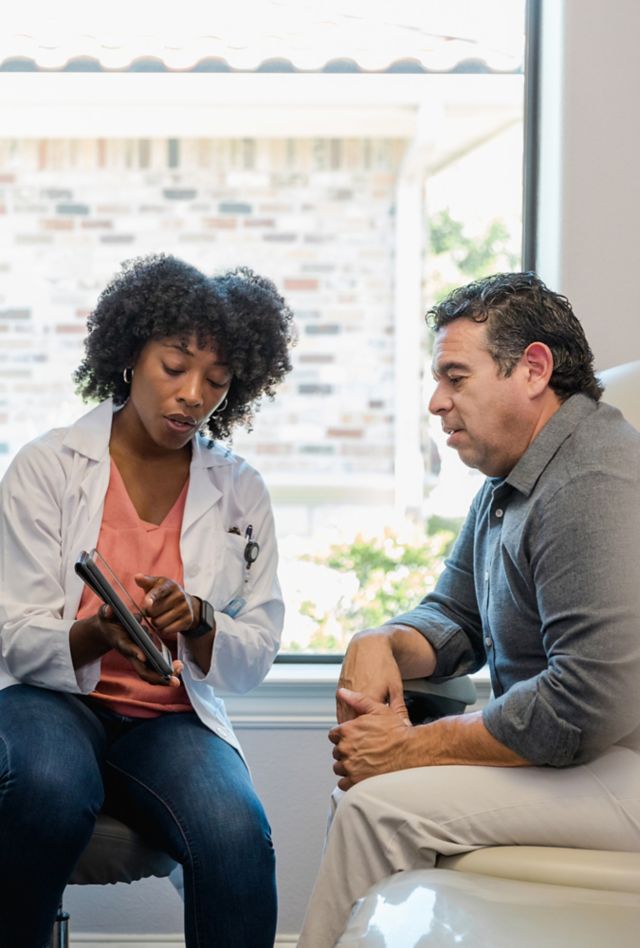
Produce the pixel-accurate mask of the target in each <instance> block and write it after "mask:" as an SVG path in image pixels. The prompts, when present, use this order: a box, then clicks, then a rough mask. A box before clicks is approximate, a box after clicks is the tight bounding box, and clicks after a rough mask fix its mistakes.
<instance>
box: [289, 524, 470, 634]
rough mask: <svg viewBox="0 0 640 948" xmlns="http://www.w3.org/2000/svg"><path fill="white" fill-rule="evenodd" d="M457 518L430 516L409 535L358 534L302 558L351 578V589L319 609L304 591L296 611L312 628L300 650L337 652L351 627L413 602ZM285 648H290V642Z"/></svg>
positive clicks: (425, 588) (436, 570) (427, 584)
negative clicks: (353, 586)
mask: <svg viewBox="0 0 640 948" xmlns="http://www.w3.org/2000/svg"><path fill="white" fill-rule="evenodd" d="M459 526H460V522H459V521H457V520H450V521H447V520H442V519H440V518H435V517H434V518H432V519H431V520H429V521H428V523H427V524H426V526H425V527H423V528H420V529H415V530H413V531H412V535H411V536H409V537H407V536H402V537H401V536H399V535H398V534H397V533H396V532H394V531H393V530H391V529H386V530H385V531H384V533H383V534H382V535H381V536H374V537H367V536H365V535H363V534H358V535H357V536H355V537H354V538H353V540H351V541H350V542H346V543H339V544H334V545H332V546H330V547H329V549H328V550H327V551H325V552H324V553H323V554H315V555H307V556H306V557H305V559H306V560H308V561H310V562H313V563H316V564H318V565H322V566H324V567H327V568H328V569H330V570H335V571H337V572H340V573H351V574H353V575H355V577H356V578H357V581H358V583H357V591H356V592H355V594H354V595H353V596H350V597H344V598H342V599H341V600H339V601H338V602H336V603H335V606H334V608H332V609H324V610H323V609H321V608H320V607H319V606H318V605H317V603H316V602H315V601H314V600H313V597H312V596H309V597H308V598H307V599H306V600H305V601H304V602H303V603H302V604H301V606H300V613H301V614H302V615H305V616H308V617H309V618H310V619H312V620H313V621H314V623H315V625H316V631H315V633H314V635H313V637H312V639H311V640H310V642H309V643H308V644H307V646H306V647H305V651H315V652H335V651H343V650H344V648H345V647H346V644H347V643H348V641H349V638H350V637H351V635H352V634H353V633H354V632H357V631H359V630H360V629H366V628H368V627H371V626H376V625H380V624H381V623H383V622H385V621H387V620H388V619H390V618H392V617H393V616H395V615H398V614H399V613H402V612H405V611H407V610H408V609H411V608H412V607H413V606H414V605H416V604H417V603H418V602H419V601H420V600H421V599H422V597H423V596H424V595H426V593H428V592H429V591H430V590H432V589H433V587H434V585H435V583H436V580H437V578H438V575H439V574H440V572H441V570H442V566H443V560H444V558H445V557H446V556H447V554H448V553H449V550H450V549H451V546H452V544H453V541H454V540H455V537H456V534H457V532H458V529H459ZM291 651H296V647H295V645H293V646H292V647H291Z"/></svg>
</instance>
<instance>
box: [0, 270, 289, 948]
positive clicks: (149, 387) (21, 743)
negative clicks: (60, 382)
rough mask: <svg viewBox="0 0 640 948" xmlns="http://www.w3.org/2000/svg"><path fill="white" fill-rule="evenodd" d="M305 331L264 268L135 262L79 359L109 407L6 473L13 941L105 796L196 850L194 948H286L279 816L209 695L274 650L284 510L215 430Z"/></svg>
mask: <svg viewBox="0 0 640 948" xmlns="http://www.w3.org/2000/svg"><path fill="white" fill-rule="evenodd" d="M290 342H291V312H290V310H289V308H288V307H287V305H286V303H285V301H284V300H283V299H282V297H281V296H280V295H279V294H278V292H277V291H276V289H275V287H274V286H273V284H272V283H270V282H269V281H268V280H266V279H263V278H261V277H259V276H257V275H256V274H254V273H253V272H252V271H250V270H247V269H239V270H236V271H233V272H230V273H227V274H225V275H223V276H219V277H216V278H213V279H209V278H206V277H205V276H204V275H203V274H201V273H200V272H199V271H198V270H196V269H195V268H193V267H191V266H189V265H187V264H185V263H182V262H181V261H179V260H176V259H175V258H173V257H169V256H157V257H151V258H146V259H141V260H137V261H133V262H132V263H129V264H128V265H125V267H124V269H123V271H122V273H121V274H120V275H118V276H116V277H115V279H114V280H113V281H112V282H111V283H110V285H109V286H107V288H106V289H105V290H104V292H103V293H102V295H101V297H100V299H99V301H98V304H97V307H96V309H95V311H94V312H93V313H92V315H91V317H90V319H89V334H88V338H87V340H86V344H85V347H86V356H85V359H84V361H83V362H82V364H81V365H80V367H79V369H78V370H77V372H76V381H77V382H78V386H79V391H80V393H81V394H82V395H83V396H84V397H85V398H90V399H94V400H95V399H101V400H102V401H101V403H100V404H98V406H97V407H95V408H94V409H93V410H92V411H90V412H89V413H88V414H87V415H84V416H83V417H82V418H80V419H79V421H77V422H76V423H75V424H74V425H72V426H71V427H69V428H66V429H55V430H53V431H50V432H49V433H48V434H46V435H44V436H43V437H41V438H39V439H37V440H36V441H34V442H32V443H31V444H29V445H27V446H26V447H25V448H23V449H22V451H21V452H19V454H18V455H17V457H16V458H15V460H14V461H13V463H12V465H11V467H10V468H9V470H8V471H7V474H6V475H5V477H4V479H3V482H2V485H1V486H0V589H1V590H2V592H1V595H0V688H2V690H1V691H0V932H1V933H2V935H1V940H2V944H3V945H4V944H6V945H11V948H42V946H43V945H44V944H45V942H46V941H47V939H48V934H49V931H50V928H51V925H52V922H53V918H54V915H55V912H56V907H57V905H58V902H59V900H60V897H61V894H62V891H63V889H64V886H65V883H66V881H67V879H68V877H69V875H70V873H71V871H72V869H73V866H74V864H75V862H76V861H77V859H78V857H79V855H80V854H81V853H82V851H83V849H84V847H85V845H86V843H87V841H88V840H89V838H90V836H91V833H92V829H93V825H94V821H95V818H96V815H97V813H98V812H99V811H100V809H101V808H102V807H103V806H104V807H105V808H106V809H107V810H108V811H109V812H110V813H112V814H114V815H115V816H118V817H120V818H122V819H123V820H124V821H125V822H127V823H128V824H130V825H131V826H133V827H134V828H136V829H137V830H139V831H140V832H141V833H143V834H144V835H145V836H146V837H147V838H148V839H149V840H150V841H151V842H153V843H154V844H155V845H156V846H157V847H159V848H161V849H163V850H165V851H166V852H168V853H169V854H171V855H172V856H173V857H174V858H175V859H176V860H177V861H179V862H180V863H182V866H183V871H184V883H185V935H186V944H187V946H188V948H193V946H196V945H197V946H205V945H206V946H207V948H209V946H211V948H213V946H215V945H219V946H221V948H230V946H233V948H242V946H264V948H267V946H269V948H270V946H272V945H273V940H274V934H275V921H276V897H275V877H274V856H273V849H272V845H271V839H270V830H269V826H268V824H267V821H266V818H265V815H264V812H263V810H262V807H261V805H260V802H259V800H258V799H257V797H256V794H255V791H254V789H253V786H252V784H251V780H250V777H249V774H248V772H247V768H246V765H245V763H244V761H243V759H242V756H241V751H240V748H239V745H238V742H237V739H236V737H235V735H234V733H233V730H232V728H231V725H230V723H229V720H228V718H227V716H226V713H225V710H224V705H223V702H222V701H221V699H220V698H218V697H217V696H216V691H217V690H218V689H227V690H233V691H238V692H241V691H246V690H248V689H250V688H253V687H254V686H255V685H257V684H258V683H259V682H260V681H261V680H262V679H263V677H264V675H265V674H266V672H267V670H268V669H269V667H270V665H271V663H272V661H273V658H274V656H275V654H276V651H277V648H278V644H279V637H280V632H281V628H282V620H283V604H282V599H281V596H280V590H279V586H278V582H277V579H276V559H277V553H276V545H275V537H274V528H273V519H272V514H271V509H270V504H269V499H268V496H267V492H266V489H265V487H264V485H263V483H262V480H261V479H260V476H259V475H258V474H257V473H256V471H254V470H253V469H252V468H251V467H249V465H248V464H246V463H245V462H244V461H243V460H242V459H240V458H237V457H235V456H234V455H233V454H231V452H230V451H228V450H226V449H224V448H223V447H221V446H219V445H217V444H216V443H215V441H214V440H213V439H215V438H227V437H228V436H229V434H230V431H231V429H232V427H233V426H234V425H236V424H238V423H241V422H242V423H245V424H246V423H248V422H250V420H251V417H252V411H253V410H255V407H256V404H257V401H258V399H259V398H260V397H261V396H262V395H265V394H266V395H269V396H272V395H273V389H274V386H275V385H276V383H277V382H279V381H280V380H281V379H282V378H283V376H284V375H285V373H286V372H287V371H288V370H289V369H290V367H291V366H290V362H289V357H288V346H289V344H290ZM93 547H96V548H97V549H98V551H99V552H100V553H101V554H102V556H103V557H104V558H105V559H106V561H107V562H108V563H110V565H111V567H112V568H113V570H114V571H115V573H116V574H117V575H118V577H119V578H120V580H121V581H122V583H123V584H124V586H125V587H126V588H127V590H128V591H129V592H130V593H131V595H132V596H133V597H134V599H135V600H136V602H139V603H140V609H141V611H142V612H144V613H145V614H146V616H147V617H148V618H149V620H150V621H151V622H152V624H153V625H154V626H155V629H156V630H157V631H158V633H159V634H160V636H161V637H162V638H163V640H164V641H165V643H166V644H167V645H168V646H169V647H170V649H171V651H172V657H173V671H174V675H173V677H172V678H171V679H170V681H169V682H168V683H167V681H166V680H165V679H162V678H161V677H160V676H159V675H157V674H155V673H154V672H152V671H151V670H150V668H149V666H148V665H147V664H146V663H145V662H144V660H143V659H144V655H143V654H142V653H141V652H140V650H139V648H138V647H137V646H135V645H134V644H133V643H132V641H131V640H130V639H129V637H128V636H127V634H126V632H125V630H124V629H123V628H122V627H121V626H120V625H119V623H117V621H115V619H114V617H113V614H112V613H111V612H110V610H109V607H107V606H101V604H100V602H99V601H98V600H97V598H96V597H95V596H94V595H93V593H91V592H90V591H89V590H88V589H87V588H83V584H82V582H81V581H80V579H79V578H78V577H77V576H76V574H75V572H74V563H75V560H76V558H77V556H78V554H79V553H80V552H81V551H82V550H90V549H91V548H93ZM258 551H259V556H257V558H256V553H257V552H258ZM25 905H27V906H28V911H20V910H19V907H20V906H25Z"/></svg>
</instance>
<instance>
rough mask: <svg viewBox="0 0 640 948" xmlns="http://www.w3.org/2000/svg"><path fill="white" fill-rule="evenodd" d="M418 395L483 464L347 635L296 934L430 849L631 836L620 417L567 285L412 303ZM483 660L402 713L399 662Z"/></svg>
mask: <svg viewBox="0 0 640 948" xmlns="http://www.w3.org/2000/svg"><path fill="white" fill-rule="evenodd" d="M429 316H430V318H431V325H432V327H433V329H434V330H435V346H434V354H433V374H434V377H435V380H436V383H437V385H436V389H435V391H434V394H433V396H432V398H431V402H430V404H429V410H430V411H431V412H432V413H433V414H434V415H437V416H438V417H439V419H440V421H441V424H442V426H443V429H444V430H445V432H446V433H447V434H448V442H447V443H448V444H449V445H450V446H451V447H453V448H455V450H457V452H458V454H459V456H460V458H461V459H462V461H463V462H464V463H465V464H467V465H468V466H470V467H474V468H478V469H479V470H480V471H482V472H483V474H485V475H486V476H487V480H486V481H485V483H484V486H483V487H482V488H481V490H480V491H479V493H478V494H477V496H476V497H475V499H474V501H473V504H472V506H471V510H470V512H469V515H468V517H467V519H466V521H465V524H464V526H463V528H462V531H461V533H460V536H459V537H458V540H457V542H456V545H455V547H454V549H453V552H452V554H451V557H450V559H449V560H448V561H447V564H446V567H445V570H444V572H443V573H442V575H441V577H440V579H439V581H438V584H437V586H436V589H435V591H434V592H433V593H431V594H429V595H428V596H426V597H425V599H423V601H422V602H421V603H420V605H418V606H417V607H416V608H415V609H413V610H412V611H410V612H407V613H405V614H403V615H401V616H398V617H396V618H395V619H391V620H390V621H389V623H388V624H385V625H383V626H382V627H380V628H377V629H370V630H367V631H365V632H361V633H359V634H358V635H356V636H355V637H354V638H353V640H352V642H351V644H350V646H349V648H348V650H347V654H346V655H345V660H344V664H343V668H342V673H341V677H340V687H339V689H338V694H337V702H338V722H339V723H338V726H337V727H335V728H334V729H333V730H332V731H331V732H330V735H329V737H330V740H331V741H332V742H333V744H334V750H333V756H334V758H335V763H334V767H333V769H334V771H335V772H336V774H337V775H338V776H339V777H340V780H339V782H338V787H339V788H340V789H341V790H346V791H348V792H347V793H346V794H336V798H337V802H338V805H337V809H336V811H335V814H334V817H333V822H332V826H331V830H330V832H329V835H328V839H327V844H326V849H325V853H324V856H323V860H322V864H321V867H320V872H319V875H318V880H317V882H316V885H315V888H314V891H313V894H312V897H311V902H310V905H309V909H308V912H307V917H306V920H305V924H304V927H303V932H302V936H301V940H300V942H299V946H300V948H325V946H326V948H328V946H331V945H334V943H335V941H336V939H337V938H338V936H339V934H340V933H341V931H342V930H343V929H344V927H345V924H346V921H347V918H348V915H349V912H350V909H351V906H352V904H353V902H354V901H355V900H356V899H358V898H359V897H361V896H362V895H363V894H364V893H365V892H366V891H367V889H368V888H369V887H370V886H371V885H372V884H373V883H375V882H376V881H378V880H379V879H381V878H383V877H384V876H386V875H388V874H390V873H393V872H399V871H402V870H405V869H415V868H420V867H422V868H429V867H432V866H433V865H434V864H435V861H436V859H437V856H438V854H440V853H443V854H447V855H448V854H454V853H458V852H465V851H468V850H471V849H476V848H479V847H483V846H490V845H500V844H502V845H509V844H530V845H555V846H578V847H583V848H591V849H608V848H612V849H621V850H638V849H640V568H639V567H638V562H639V561H640V476H639V472H640V434H638V432H636V431H635V430H634V429H633V428H632V427H631V426H630V425H629V424H627V423H626V422H625V421H624V419H623V418H622V416H621V414H620V413H619V412H618V411H617V410H616V409H614V408H611V407H610V406H608V405H605V404H602V403H601V402H600V401H599V399H600V396H601V393H602V386H601V385H600V383H599V382H598V380H597V379H596V377H595V375H594V372H593V356H592V353H591V350H590V348H589V345H588V343H587V340H586V339H585V336H584V333H583V330H582V327H581V325H580V323H579V322H578V320H577V319H576V317H575V315H574V313H573V311H572V309H571V306H570V304H569V302H568V301H567V300H566V299H565V298H564V297H562V296H559V295H558V294H556V293H553V292H552V291H550V290H549V289H548V288H547V287H546V286H545V285H544V283H542V281H541V280H540V279H538V277H536V276H535V275H534V274H532V273H512V274H499V275H497V276H493V277H488V278H487V279H484V280H481V281H479V282H477V283H472V284H470V285H469V286H467V287H463V288H461V289H458V290H456V291H454V292H453V293H452V294H451V295H450V296H449V297H448V298H447V299H446V300H445V301H444V302H442V303H441V304H439V305H438V306H436V307H434V309H432V310H431V311H430V313H429ZM485 662H487V663H488V665H489V669H490V673H491V683H492V688H493V695H494V697H493V698H492V700H490V701H489V703H488V704H487V706H486V707H485V708H484V709H483V710H482V711H475V712H469V713H467V714H463V715H458V716H453V717H447V718H442V719H440V720H438V721H434V722H432V723H429V724H424V725H420V726H416V727H412V726H411V724H410V723H409V721H408V716H407V713H406V709H405V706H404V701H403V695H402V679H403V678H416V677H422V676H434V677H437V678H441V677H447V676H456V675H464V674H467V673H468V672H473V671H476V670H477V669H479V668H480V667H481V666H482V665H483V664H484V663H485Z"/></svg>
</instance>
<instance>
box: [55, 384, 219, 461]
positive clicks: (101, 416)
mask: <svg viewBox="0 0 640 948" xmlns="http://www.w3.org/2000/svg"><path fill="white" fill-rule="evenodd" d="M117 410H118V409H116V408H114V404H113V401H112V399H110V398H108V399H106V401H104V402H101V403H100V404H99V405H98V406H97V407H96V408H92V409H91V411H89V412H87V413H86V415H82V417H81V418H78V420H77V421H76V422H74V424H73V425H71V427H70V428H69V429H68V430H67V433H66V435H65V439H64V445H65V447H68V448H71V450H72V451H77V452H78V454H83V455H84V456H85V457H88V458H90V459H91V460H92V461H100V460H101V459H102V458H104V457H105V455H106V454H108V452H109V438H110V437H111V422H112V420H113V414H114V412H115V411H117ZM192 446H193V452H192V459H191V464H192V467H200V468H203V467H220V466H221V465H224V464H230V463H232V461H233V454H232V452H231V450H230V449H229V448H225V447H224V446H223V445H220V444H218V443H217V442H216V441H212V440H210V439H209V438H206V437H203V436H202V435H200V434H196V436H195V437H194V439H193V441H192Z"/></svg>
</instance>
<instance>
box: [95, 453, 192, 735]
mask: <svg viewBox="0 0 640 948" xmlns="http://www.w3.org/2000/svg"><path fill="white" fill-rule="evenodd" d="M188 487H189V480H188V479H187V481H186V483H185V485H184V487H183V488H182V490H181V492H180V495H179V497H178V498H177V500H176V502H175V504H174V505H173V507H172V508H171V510H170V511H169V513H168V514H167V516H166V517H165V518H164V520H163V521H162V523H161V524H155V523H148V522H147V521H145V520H141V519H140V517H139V516H138V512H137V511H136V509H135V507H134V506H133V503H132V501H131V498H130V497H129V494H128V493H127V488H126V487H125V484H124V481H123V479H122V475H121V474H120V471H119V470H118V468H117V465H116V464H115V462H114V460H113V458H112V459H111V472H110V476H109V487H108V489H107V493H106V495H105V500H104V510H103V514H102V524H101V526H100V534H99V536H98V542H97V545H96V548H97V550H98V552H99V553H100V554H101V555H102V556H103V557H104V558H105V560H106V561H107V563H108V564H109V565H110V566H111V568H112V569H113V571H114V573H115V574H116V575H117V576H118V578H119V579H120V581H121V582H122V584H123V586H124V587H125V589H126V590H127V592H128V593H129V594H130V595H131V597H132V598H133V600H134V602H141V601H142V597H143V595H144V592H143V590H142V589H141V588H140V587H139V586H138V585H137V584H136V583H135V582H134V579H133V577H134V575H135V574H136V573H146V575H147V576H167V577H169V578H170V579H174V580H175V581H176V582H178V583H180V584H182V582H183V571H182V558H181V556H180V530H181V528H182V516H183V513H184V506H185V502H186V499H187V490H188ZM101 604H102V603H101V600H100V599H99V598H98V597H97V596H96V595H95V593H93V592H92V591H91V590H90V589H89V588H88V587H86V586H85V589H84V592H83V594H82V598H81V600H80V606H79V608H78V613H77V616H76V618H78V619H86V618H88V617H89V616H92V615H95V613H96V612H97V611H98V609H99V608H100V606H101ZM175 639H176V636H174V637H173V641H169V640H167V639H166V638H165V641H166V643H167V645H168V646H169V648H170V650H171V653H172V655H173V657H174V658H175V657H176V650H177V643H176V640H175ZM91 697H92V698H96V699H98V700H100V701H102V702H104V703H105V706H108V707H110V708H111V709H112V710H113V711H115V712H117V713H118V714H124V715H127V716H129V717H138V718H151V717H156V716H157V715H158V714H162V713H164V712H167V711H191V710H192V707H191V702H190V701H189V696H188V695H187V692H186V689H185V687H184V685H180V687H179V688H172V687H169V686H168V685H150V684H148V683H147V682H145V681H142V679H141V678H139V677H138V675H137V674H136V673H135V671H134V670H133V668H132V666H131V664H130V663H129V662H128V661H127V659H126V658H124V657H123V656H122V655H120V653H119V652H116V651H115V650H113V649H112V650H111V651H110V652H107V654H106V655H104V656H103V658H102V665H101V674H100V681H99V682H98V686H97V688H96V690H95V691H94V692H92V694H91Z"/></svg>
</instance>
